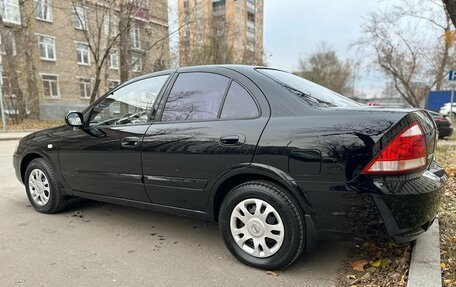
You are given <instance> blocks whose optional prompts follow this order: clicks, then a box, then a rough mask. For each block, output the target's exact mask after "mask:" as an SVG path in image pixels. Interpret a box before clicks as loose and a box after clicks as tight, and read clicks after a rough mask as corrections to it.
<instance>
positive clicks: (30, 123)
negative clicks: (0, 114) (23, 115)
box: [0, 119, 65, 131]
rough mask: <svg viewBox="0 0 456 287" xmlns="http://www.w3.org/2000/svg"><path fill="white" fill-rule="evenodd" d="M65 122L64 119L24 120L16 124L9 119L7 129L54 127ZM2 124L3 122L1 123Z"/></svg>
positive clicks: (23, 129)
mask: <svg viewBox="0 0 456 287" xmlns="http://www.w3.org/2000/svg"><path fill="white" fill-rule="evenodd" d="M63 124H65V121H63V120H29V119H27V120H24V121H23V122H22V123H19V124H14V123H13V122H12V121H9V122H8V123H7V125H6V130H7V131H30V130H42V129H47V128H53V127H57V126H60V125H63ZM0 125H1V124H0Z"/></svg>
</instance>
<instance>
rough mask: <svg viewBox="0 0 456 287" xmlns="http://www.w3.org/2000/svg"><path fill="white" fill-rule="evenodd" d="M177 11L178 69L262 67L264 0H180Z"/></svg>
mask: <svg viewBox="0 0 456 287" xmlns="http://www.w3.org/2000/svg"><path fill="white" fill-rule="evenodd" d="M178 10H179V27H181V29H180V33H179V59H180V65H181V66H188V65H194V64H219V63H243V64H259V65H261V64H263V61H264V59H263V56H264V51H263V0H179V3H178ZM208 55H210V57H208Z"/></svg>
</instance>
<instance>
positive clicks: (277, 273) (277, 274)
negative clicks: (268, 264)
mask: <svg viewBox="0 0 456 287" xmlns="http://www.w3.org/2000/svg"><path fill="white" fill-rule="evenodd" d="M266 274H267V275H271V276H275V277H277V276H279V272H276V271H267V272H266Z"/></svg>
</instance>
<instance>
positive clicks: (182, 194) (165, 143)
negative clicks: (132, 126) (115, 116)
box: [142, 67, 270, 210]
mask: <svg viewBox="0 0 456 287" xmlns="http://www.w3.org/2000/svg"><path fill="white" fill-rule="evenodd" d="M269 114H270V111H269V106H268V105H267V102H266V100H265V98H264V96H263V95H262V94H261V91H259V89H258V88H257V87H256V86H255V85H254V84H253V83H252V82H251V81H250V80H248V79H247V78H245V77H243V76H242V75H240V74H238V73H237V72H234V71H231V70H228V69H222V68H215V67H213V68H206V69H202V70H201V69H200V70H198V69H195V68H194V69H185V70H181V71H180V72H179V73H177V74H176V75H175V76H174V82H173V84H172V85H170V87H169V89H168V91H167V98H166V99H164V101H163V102H162V103H161V111H160V115H161V117H160V120H157V121H155V122H154V123H153V124H152V125H151V126H150V128H149V129H148V130H147V132H146V135H145V137H144V142H143V145H142V150H143V153H142V162H143V173H144V183H145V189H146V192H147V194H148V196H149V198H150V200H151V202H153V203H155V204H160V205H167V206H174V207H180V208H186V209H192V210H202V209H204V207H205V206H206V204H207V200H208V196H209V192H210V183H211V182H213V181H214V179H216V178H217V177H218V176H220V175H221V174H222V173H224V172H226V171H228V170H230V169H232V168H236V167H240V166H245V165H248V164H249V163H250V162H251V161H252V158H253V155H254V151H255V148H256V145H257V143H258V140H259V138H260V135H261V132H262V130H263V128H264V127H265V125H266V123H267V120H268V118H269Z"/></svg>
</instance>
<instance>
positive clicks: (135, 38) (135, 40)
mask: <svg viewBox="0 0 456 287" xmlns="http://www.w3.org/2000/svg"><path fill="white" fill-rule="evenodd" d="M130 41H131V47H132V48H135V49H140V48H141V44H140V38H139V27H138V26H137V25H133V26H132V27H131V29H130Z"/></svg>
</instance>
